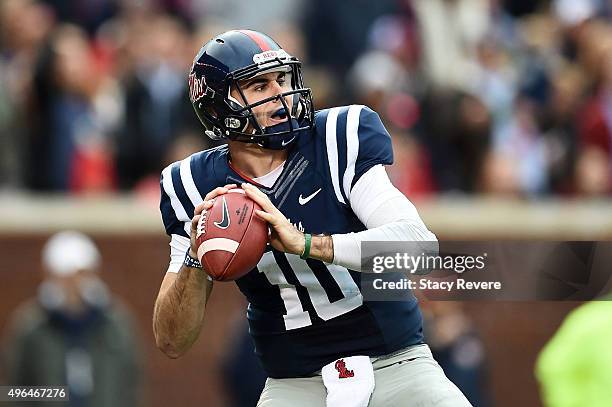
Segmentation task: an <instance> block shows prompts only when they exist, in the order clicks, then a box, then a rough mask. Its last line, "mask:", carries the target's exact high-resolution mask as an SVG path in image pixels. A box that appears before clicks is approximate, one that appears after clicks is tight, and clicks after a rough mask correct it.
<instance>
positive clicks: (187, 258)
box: [183, 250, 202, 269]
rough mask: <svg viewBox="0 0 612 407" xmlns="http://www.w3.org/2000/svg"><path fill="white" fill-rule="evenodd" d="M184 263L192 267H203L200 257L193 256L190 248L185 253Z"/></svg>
mask: <svg viewBox="0 0 612 407" xmlns="http://www.w3.org/2000/svg"><path fill="white" fill-rule="evenodd" d="M183 264H184V265H185V266H187V267H191V268H196V269H201V268H202V263H200V261H199V260H198V259H194V258H193V257H191V256H190V255H189V250H187V253H185V260H184V261H183Z"/></svg>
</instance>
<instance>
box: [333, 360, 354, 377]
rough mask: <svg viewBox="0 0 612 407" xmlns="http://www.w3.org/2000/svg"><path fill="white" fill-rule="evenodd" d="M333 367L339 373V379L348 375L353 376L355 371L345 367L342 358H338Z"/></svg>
mask: <svg viewBox="0 0 612 407" xmlns="http://www.w3.org/2000/svg"><path fill="white" fill-rule="evenodd" d="M335 368H336V370H337V371H338V372H339V373H340V374H339V375H338V378H339V379H346V378H348V377H353V376H355V372H353V371H352V370H348V369H347V368H346V363H344V359H338V360H337V361H336V364H335Z"/></svg>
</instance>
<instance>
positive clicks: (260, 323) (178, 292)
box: [153, 30, 469, 407]
mask: <svg viewBox="0 0 612 407" xmlns="http://www.w3.org/2000/svg"><path fill="white" fill-rule="evenodd" d="M189 90H190V99H191V102H192V104H193V106H194V109H195V112H196V114H197V116H198V118H199V119H200V121H201V122H202V124H203V125H204V127H205V129H206V130H205V133H206V135H208V136H209V137H210V138H212V139H215V140H227V144H226V145H223V146H221V147H217V148H213V149H210V150H206V151H202V152H199V153H196V154H194V155H192V156H190V157H187V158H186V159H184V160H182V161H180V162H176V163H174V164H172V165H170V166H168V167H167V168H166V169H165V170H164V171H163V172H162V176H161V204H160V209H161V212H162V218H163V222H164V226H165V228H166V232H167V233H168V234H169V235H170V236H171V242H170V248H171V250H170V257H171V260H170V265H169V267H168V271H167V273H166V275H165V277H164V279H163V282H162V284H161V288H160V290H159V295H158V297H157V300H156V304H155V310H154V321H153V329H154V333H155V338H156V341H157V346H158V347H159V348H160V349H161V350H162V351H163V352H165V353H166V354H167V355H168V356H170V357H173V358H176V357H179V356H181V355H182V354H183V353H184V352H186V351H187V350H188V349H189V348H190V347H191V345H192V344H193V343H194V341H195V340H196V339H197V338H198V336H199V333H200V329H201V326H202V321H203V317H204V314H205V310H206V302H207V300H208V298H209V297H210V293H211V290H212V288H213V282H212V281H211V280H210V279H208V278H207V277H206V274H205V273H204V272H203V271H202V269H201V267H202V266H201V265H200V264H199V262H198V260H197V259H196V251H197V250H196V247H195V233H196V225H197V222H198V220H199V219H200V216H201V213H202V211H205V210H207V209H209V208H210V207H211V206H212V200H213V199H214V198H215V197H216V196H219V195H221V194H224V193H227V191H228V190H229V189H231V188H235V187H237V186H240V187H242V188H244V189H245V191H246V193H247V195H248V196H249V197H251V198H252V199H253V200H255V201H256V202H258V203H259V204H260V205H261V207H262V208H263V211H260V212H258V216H260V217H261V218H263V219H264V220H266V221H267V222H268V223H269V226H270V230H271V234H270V246H271V247H270V249H269V250H268V251H267V252H266V253H265V254H264V256H263V257H262V259H261V260H260V262H259V264H258V265H257V267H256V268H255V269H253V270H252V271H250V272H249V273H248V274H247V275H245V276H244V277H242V278H240V279H238V280H237V281H236V283H237V285H238V287H239V289H240V290H241V291H242V293H243V294H244V295H245V296H246V298H247V300H248V301H249V306H248V310H247V318H248V321H249V328H250V329H249V331H250V334H251V336H252V338H253V341H254V344H255V352H256V354H257V355H258V356H259V358H260V360H261V362H262V364H263V366H264V368H265V370H266V372H267V374H268V377H269V379H268V380H267V382H266V386H265V388H264V391H263V393H262V395H261V398H260V400H259V404H258V405H260V406H265V407H274V406H288V405H291V406H325V405H326V404H327V405H328V406H333V405H340V406H351V405H368V403H369V405H370V406H389V405H402V406H412V405H414V406H416V405H418V406H428V405H436V406H466V405H469V402H468V401H467V400H466V399H465V397H464V396H463V395H462V394H461V392H460V391H459V390H458V389H457V387H455V385H454V384H452V383H451V382H450V381H449V380H448V379H447V378H446V376H445V375H444V373H443V371H442V369H441V368H440V367H439V365H438V364H437V363H436V362H435V360H434V359H433V358H432V356H431V352H430V351H429V348H428V346H427V345H426V344H425V343H424V342H423V335H422V318H421V313H420V311H419V308H418V305H417V301H416V299H415V298H414V296H412V295H410V296H408V297H406V299H405V300H404V301H376V302H368V301H365V300H364V297H363V295H362V291H361V286H360V284H361V278H360V271H361V242H366V241H423V242H426V241H434V242H435V241H436V237H435V235H433V234H432V233H431V232H430V231H429V230H428V229H427V227H426V226H425V225H424V224H423V222H422V220H421V219H420V217H419V215H418V213H417V211H416V209H415V207H414V205H412V203H411V202H410V201H409V200H408V199H407V198H406V197H405V196H403V195H402V194H401V193H400V192H399V191H398V190H397V189H396V188H395V187H394V186H393V185H392V184H391V182H390V181H389V178H388V177H387V174H386V172H385V168H384V166H385V165H390V164H391V163H392V161H393V152H392V148H391V138H390V136H389V134H388V132H387V131H386V129H385V128H384V126H383V124H382V123H381V120H380V118H379V116H378V114H376V113H375V112H374V111H372V110H371V109H369V108H368V107H366V106H356V105H353V106H344V107H336V108H332V109H325V110H320V111H316V112H315V111H314V109H313V104H312V97H311V92H310V89H308V88H306V87H304V83H303V79H302V72H301V64H300V62H299V61H298V59H297V58H295V57H293V56H291V55H289V54H288V53H287V52H286V51H284V50H283V49H282V48H281V47H280V46H279V45H278V44H277V43H276V42H275V41H274V40H272V39H271V38H270V37H268V36H267V35H265V34H262V33H259V32H255V31H249V30H235V31H229V32H226V33H223V34H221V35H218V36H216V37H214V38H213V39H212V40H210V41H209V42H207V43H206V44H205V45H204V46H203V47H202V48H201V50H200V51H199V52H198V54H197V55H196V57H195V60H194V62H193V66H192V68H191V71H190V73H189ZM202 196H204V197H202Z"/></svg>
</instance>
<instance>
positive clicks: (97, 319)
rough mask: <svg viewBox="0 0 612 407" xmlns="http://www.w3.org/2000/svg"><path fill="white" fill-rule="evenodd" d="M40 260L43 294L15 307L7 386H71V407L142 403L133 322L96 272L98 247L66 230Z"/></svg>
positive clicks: (9, 345)
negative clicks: (8, 384) (42, 269)
mask: <svg viewBox="0 0 612 407" xmlns="http://www.w3.org/2000/svg"><path fill="white" fill-rule="evenodd" d="M42 257H43V264H44V268H45V272H46V274H45V278H44V280H43V282H42V284H41V285H40V287H39V289H38V295H37V297H36V298H35V299H32V300H31V301H28V302H27V303H25V304H23V305H22V306H21V307H20V308H19V309H18V310H17V311H16V312H15V314H14V316H13V320H12V324H11V328H10V330H9V337H8V341H7V347H6V348H5V349H4V351H5V352H4V356H5V361H6V372H7V380H8V383H11V384H14V385H19V386H41V385H61V386H68V391H69V394H70V402H69V403H68V404H67V405H70V406H100V407H102V406H126V407H127V406H130V407H132V406H137V405H138V400H139V383H140V377H139V376H140V368H139V355H138V345H137V342H136V340H135V337H134V332H133V322H132V320H131V317H130V316H129V314H128V312H127V311H126V310H125V309H124V308H123V306H122V305H121V304H120V303H119V302H118V301H117V300H115V299H113V297H112V296H111V294H110V293H109V291H108V288H107V287H106V285H105V284H104V283H103V282H102V280H101V279H100V278H99V277H98V274H97V272H98V270H99V268H100V265H101V259H100V253H99V252H98V249H97V247H96V246H95V244H94V243H93V242H92V241H91V240H90V239H89V238H88V237H86V236H84V235H82V234H80V233H78V232H61V233H58V234H56V235H54V236H53V237H52V238H51V239H50V240H49V241H48V242H47V244H46V245H45V247H44V249H43V253H42ZM18 404H19V405H20V406H22V405H23V406H25V405H27V403H23V402H20V403H18ZM32 404H33V405H34V404H35V405H38V404H37V403H32Z"/></svg>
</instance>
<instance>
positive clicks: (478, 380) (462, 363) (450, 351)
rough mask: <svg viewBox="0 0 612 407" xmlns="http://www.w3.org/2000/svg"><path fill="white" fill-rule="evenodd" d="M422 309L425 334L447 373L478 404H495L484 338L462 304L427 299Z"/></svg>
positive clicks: (472, 401)
mask: <svg viewBox="0 0 612 407" xmlns="http://www.w3.org/2000/svg"><path fill="white" fill-rule="evenodd" d="M422 309H423V317H424V329H425V336H426V338H427V341H428V343H429V346H430V347H431V352H432V353H433V355H434V357H435V358H436V360H437V361H438V363H439V364H440V366H441V367H442V369H444V373H446V376H447V377H448V378H449V379H450V380H451V381H452V382H453V383H455V384H456V385H457V387H459V389H460V390H461V391H462V392H463V394H465V397H467V399H468V400H469V401H470V403H471V404H472V405H473V406H474V407H486V406H489V405H491V404H490V401H489V395H488V394H487V390H486V389H487V388H488V386H487V378H486V376H485V375H486V369H485V353H484V348H483V344H482V340H481V339H480V337H479V336H478V334H477V333H476V332H475V331H474V328H473V327H472V323H471V321H470V319H469V317H468V315H467V314H466V313H465V311H464V310H463V309H462V306H461V304H460V303H456V302H451V301H426V302H424V305H423V308H422Z"/></svg>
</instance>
